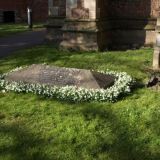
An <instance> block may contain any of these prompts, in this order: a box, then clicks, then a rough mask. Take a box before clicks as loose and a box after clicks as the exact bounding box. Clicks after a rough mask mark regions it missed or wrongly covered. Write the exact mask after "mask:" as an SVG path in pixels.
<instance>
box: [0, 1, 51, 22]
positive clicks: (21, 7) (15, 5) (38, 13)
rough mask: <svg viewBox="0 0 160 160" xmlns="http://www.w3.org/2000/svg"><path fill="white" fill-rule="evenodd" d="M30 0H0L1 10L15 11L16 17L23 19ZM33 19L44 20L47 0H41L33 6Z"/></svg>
mask: <svg viewBox="0 0 160 160" xmlns="http://www.w3.org/2000/svg"><path fill="white" fill-rule="evenodd" d="M29 1H30V0H0V10H1V11H15V12H16V16H17V17H16V18H17V19H19V20H20V21H24V20H26V19H27V18H26V17H27V15H26V12H27V11H26V10H27V6H28V2H29ZM33 11H34V12H33V19H34V20H35V21H45V20H46V18H47V16H48V0H43V1H42V2H39V3H37V4H36V5H34V7H33Z"/></svg>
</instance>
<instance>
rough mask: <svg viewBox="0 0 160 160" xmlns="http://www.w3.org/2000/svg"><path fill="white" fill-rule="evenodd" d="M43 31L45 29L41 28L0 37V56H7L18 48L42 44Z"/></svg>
mask: <svg viewBox="0 0 160 160" xmlns="http://www.w3.org/2000/svg"><path fill="white" fill-rule="evenodd" d="M45 32H46V31H45V29H41V30H36V31H28V32H24V33H19V34H16V35H13V36H9V37H4V38H0V58H3V57H7V56H9V55H11V54H13V52H14V51H17V50H19V49H24V48H28V47H32V46H35V45H38V44H42V43H43V42H44V37H45Z"/></svg>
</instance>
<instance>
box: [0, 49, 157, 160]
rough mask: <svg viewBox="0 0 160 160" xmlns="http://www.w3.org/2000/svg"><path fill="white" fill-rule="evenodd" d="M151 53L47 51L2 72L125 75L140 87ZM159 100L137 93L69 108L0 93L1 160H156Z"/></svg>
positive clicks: (0, 63) (11, 61)
mask: <svg viewBox="0 0 160 160" xmlns="http://www.w3.org/2000/svg"><path fill="white" fill-rule="evenodd" d="M151 57H152V50H151V49H141V50H135V51H126V52H106V53H65V52H59V51H57V50H56V49H53V48H52V47H50V46H39V47H35V48H32V49H28V50H23V51H21V52H19V53H18V54H17V55H14V56H12V57H9V58H6V59H2V60H0V72H1V73H2V72H3V73H4V72H7V71H9V70H11V69H13V68H15V67H17V66H21V65H24V66H25V65H29V64H32V63H43V62H46V63H48V64H54V65H57V66H65V67H77V68H87V69H91V68H93V69H96V70H103V69H107V68H109V69H111V70H116V71H126V72H127V73H129V74H131V75H132V76H133V77H134V78H136V79H138V80H139V81H140V82H141V83H142V82H144V81H145V79H146V78H147V75H146V73H145V72H144V70H143V69H144V67H145V66H149V65H150V64H151ZM159 102H160V94H159V93H158V92H155V91H152V90H149V89H146V88H138V89H136V90H135V91H134V94H133V95H130V96H129V97H127V98H124V99H122V100H121V101H119V102H116V103H113V104H111V103H81V104H72V103H66V102H60V101H56V100H51V99H47V100H46V99H44V98H42V97H39V96H35V95H33V94H22V93H20V94H15V93H0V160H21V159H23V160H159V159H160V150H159V148H160V121H159V119H160V105H159Z"/></svg>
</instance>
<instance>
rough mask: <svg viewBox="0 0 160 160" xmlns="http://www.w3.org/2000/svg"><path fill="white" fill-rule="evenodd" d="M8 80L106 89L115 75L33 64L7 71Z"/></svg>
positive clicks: (112, 82) (111, 83) (112, 81)
mask: <svg viewBox="0 0 160 160" xmlns="http://www.w3.org/2000/svg"><path fill="white" fill-rule="evenodd" d="M5 79H6V80H7V81H9V82H11V81H15V82H19V81H23V82H24V83H33V84H35V83H39V84H45V85H49V86H60V87H63V86H66V85H68V86H77V87H83V88H86V89H101V88H103V89H106V88H108V87H110V86H112V85H113V84H114V81H115V77H114V76H111V75H106V74H102V73H99V72H93V71H90V70H85V69H76V68H64V67H56V66H49V65H42V64H33V65H31V66H28V67H26V68H24V69H21V70H19V71H14V72H12V73H9V74H8V75H7V76H6V77H5Z"/></svg>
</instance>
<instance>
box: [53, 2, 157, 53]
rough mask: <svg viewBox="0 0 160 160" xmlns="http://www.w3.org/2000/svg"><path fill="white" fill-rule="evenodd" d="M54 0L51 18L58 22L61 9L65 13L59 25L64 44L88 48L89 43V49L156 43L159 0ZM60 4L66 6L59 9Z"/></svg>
mask: <svg viewBox="0 0 160 160" xmlns="http://www.w3.org/2000/svg"><path fill="white" fill-rule="evenodd" d="M51 1H52V0H51ZM52 3H54V5H53V6H54V7H53V8H52V13H51V10H50V13H51V15H52V20H50V21H52V22H54V25H56V23H57V20H56V19H57V17H60V15H61V14H60V13H63V14H62V15H63V17H64V18H63V24H62V23H61V24H62V25H61V27H60V28H59V31H61V35H63V36H61V39H62V41H63V42H62V43H61V44H62V46H69V47H72V48H74V47H75V48H80V49H81V48H82V49H83V48H84V49H86V48H87V47H88V46H86V47H85V45H87V44H89V47H88V48H89V49H92V48H93V49H96V48H97V47H98V48H99V49H102V50H103V49H107V48H116V47H117V48H118V47H119V46H121V47H122V48H125V47H140V46H143V45H146V46H153V44H154V42H155V25H156V18H157V14H158V8H159V7H160V0H66V1H65V0H53V2H52ZM60 4H61V5H62V6H63V7H60V8H61V12H60V13H59V7H58V6H60ZM63 4H66V8H65V7H64V5H63ZM62 11H63V12H62ZM65 13H66V14H65ZM54 14H55V15H54ZM53 15H54V16H53ZM50 24H51V23H50ZM52 24H53V23H52ZM50 30H52V31H53V29H51V28H50ZM55 33H56V32H54V34H55ZM53 37H56V35H54V36H53ZM92 44H93V45H92Z"/></svg>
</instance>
